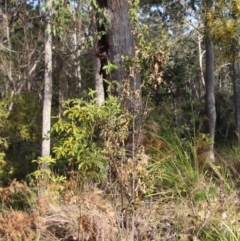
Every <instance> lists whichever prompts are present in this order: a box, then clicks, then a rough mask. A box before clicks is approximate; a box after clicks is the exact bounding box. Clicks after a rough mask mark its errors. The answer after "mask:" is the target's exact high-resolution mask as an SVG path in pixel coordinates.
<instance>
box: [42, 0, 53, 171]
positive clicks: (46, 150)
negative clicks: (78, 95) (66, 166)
mask: <svg viewBox="0 0 240 241" xmlns="http://www.w3.org/2000/svg"><path fill="white" fill-rule="evenodd" d="M51 6H52V0H46V7H47V8H46V20H45V21H46V25H45V60H44V61H45V75H44V99H43V117H42V138H43V141H42V157H45V156H50V135H49V131H50V128H51V105H52V26H51V25H52V23H51ZM41 168H47V166H44V165H43V166H42V167H41Z"/></svg>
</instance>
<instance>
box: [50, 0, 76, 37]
mask: <svg viewBox="0 0 240 241" xmlns="http://www.w3.org/2000/svg"><path fill="white" fill-rule="evenodd" d="M52 9H53V12H54V14H53V34H54V35H57V34H59V33H60V32H62V31H64V30H66V29H67V28H68V27H69V25H70V23H71V21H72V20H73V16H74V15H73V12H72V10H71V7H70V2H66V1H64V0H53V2H52Z"/></svg>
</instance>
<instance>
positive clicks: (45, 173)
mask: <svg viewBox="0 0 240 241" xmlns="http://www.w3.org/2000/svg"><path fill="white" fill-rule="evenodd" d="M33 162H36V163H37V164H38V167H39V169H38V170H36V171H34V172H33V173H31V174H30V176H33V177H34V178H35V180H37V183H38V185H40V186H41V185H42V186H44V187H47V191H48V193H49V192H55V194H60V193H61V191H62V190H63V184H64V183H65V182H66V176H62V175H56V174H54V172H53V171H52V170H51V167H52V166H53V165H54V164H56V160H55V159H53V158H52V157H51V156H47V157H39V158H38V159H37V160H33ZM42 166H47V167H48V168H41V167H42ZM53 187H54V188H53Z"/></svg>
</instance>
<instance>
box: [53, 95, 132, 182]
mask: <svg viewBox="0 0 240 241" xmlns="http://www.w3.org/2000/svg"><path fill="white" fill-rule="evenodd" d="M93 95H94V92H92V91H91V92H90V93H89V99H90V100H89V101H85V100H83V99H72V100H68V101H66V102H64V103H63V106H64V112H63V115H62V116H58V117H57V122H56V123H55V124H54V125H53V128H52V134H53V138H54V139H55V143H54V145H53V153H54V155H55V158H56V159H57V162H58V163H62V164H64V165H70V166H72V168H77V169H78V171H79V173H80V175H82V177H83V178H87V179H88V180H95V181H96V180H99V179H101V178H103V177H104V176H105V175H106V166H107V156H112V155H113V156H116V155H117V152H116V147H118V146H119V145H120V144H121V143H119V142H120V140H123V139H126V135H127V130H128V128H125V124H126V125H127V124H128V118H129V117H125V118H124V115H125V113H124V110H123V109H122V107H121V103H120V101H119V99H118V98H116V97H113V96H110V97H109V98H108V100H107V101H106V102H105V103H104V104H103V105H102V106H98V105H97V104H96V102H95V99H94V98H93ZM112 144H113V145H115V148H112V147H113V146H111V145H112ZM112 152H115V153H112Z"/></svg>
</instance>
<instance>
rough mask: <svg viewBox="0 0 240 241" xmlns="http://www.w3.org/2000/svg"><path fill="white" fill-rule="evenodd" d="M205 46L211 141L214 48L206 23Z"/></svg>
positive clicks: (211, 150)
mask: <svg viewBox="0 0 240 241" xmlns="http://www.w3.org/2000/svg"><path fill="white" fill-rule="evenodd" d="M209 4H210V6H211V3H209V1H208V0H207V5H208V6H207V7H208V8H210V6H209ZM205 47H206V73H205V75H206V77H205V83H206V114H207V118H208V132H209V137H210V140H211V141H212V143H214V138H215V128H216V106H215V78H214V49H213V41H212V35H211V32H210V29H209V27H208V24H207V23H206V26H205ZM213 147H214V144H211V145H210V151H209V156H208V157H209V158H210V159H212V160H214V152H213Z"/></svg>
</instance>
